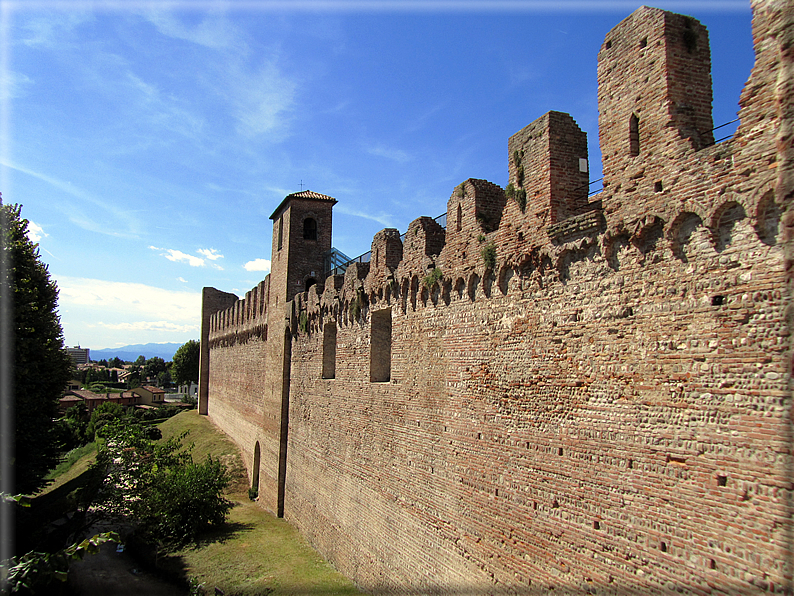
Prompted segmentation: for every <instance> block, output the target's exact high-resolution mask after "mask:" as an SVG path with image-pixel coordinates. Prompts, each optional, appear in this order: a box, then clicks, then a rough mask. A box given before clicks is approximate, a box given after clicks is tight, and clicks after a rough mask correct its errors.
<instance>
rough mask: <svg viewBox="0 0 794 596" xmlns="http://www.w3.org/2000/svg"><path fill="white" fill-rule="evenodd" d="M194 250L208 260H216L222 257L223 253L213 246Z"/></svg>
mask: <svg viewBox="0 0 794 596" xmlns="http://www.w3.org/2000/svg"><path fill="white" fill-rule="evenodd" d="M196 252H197V253H199V254H200V255H204V257H205V258H207V259H209V260H210V261H217V260H218V259H222V258H223V255H222V254H220V253H219V252H218V250H217V249H215V248H199V249H198V250H197V251H196Z"/></svg>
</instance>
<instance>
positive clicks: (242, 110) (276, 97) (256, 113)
mask: <svg viewBox="0 0 794 596" xmlns="http://www.w3.org/2000/svg"><path fill="white" fill-rule="evenodd" d="M227 82H228V88H227V93H228V98H229V101H230V102H231V104H232V114H233V116H234V117H235V119H236V120H237V132H238V133H239V134H240V135H242V136H246V137H254V136H261V135H264V134H265V133H268V134H273V133H281V134H284V132H285V127H286V125H287V124H288V120H289V113H290V111H291V110H292V108H293V107H294V104H295V91H296V88H297V84H296V83H295V82H294V81H292V80H291V79H290V78H288V77H287V76H286V75H284V74H282V73H281V72H280V71H279V69H278V67H277V66H276V64H275V62H273V61H267V62H264V63H263V64H262V65H261V66H260V67H259V68H258V69H257V70H256V71H255V72H250V73H249V72H246V71H245V70H244V69H243V68H242V67H237V68H235V69H232V70H231V71H230V72H229V75H228V81H227Z"/></svg>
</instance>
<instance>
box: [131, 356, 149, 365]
mask: <svg viewBox="0 0 794 596" xmlns="http://www.w3.org/2000/svg"><path fill="white" fill-rule="evenodd" d="M133 364H134V365H135V366H143V365H144V364H146V357H145V356H144V355H143V354H141V355H140V356H138V358H136V360H135V362H133Z"/></svg>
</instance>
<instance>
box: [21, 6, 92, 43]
mask: <svg viewBox="0 0 794 596" xmlns="http://www.w3.org/2000/svg"><path fill="white" fill-rule="evenodd" d="M47 5H48V6H47ZM51 6H53V3H51V2H47V3H45V6H44V7H43V8H49V7H51ZM39 8H42V7H41V6H40V7H39ZM19 14H21V15H25V16H26V18H22V19H19V21H20V22H21V25H20V31H21V34H20V35H19V39H20V40H21V41H22V43H23V44H25V45H27V46H53V45H55V44H56V43H58V42H60V41H61V40H62V38H63V36H64V34H65V33H67V32H70V31H72V30H74V29H75V28H76V27H77V26H78V25H80V24H82V23H84V22H86V21H92V20H93V19H94V15H93V14H91V12H90V11H89V10H84V9H82V8H81V7H80V6H77V5H74V4H72V5H71V6H70V7H69V10H63V11H61V10H59V11H54V10H52V11H47V10H44V11H42V10H37V11H35V12H33V11H31V12H30V13H27V14H25V12H24V11H20V12H19ZM28 15H29V16H28Z"/></svg>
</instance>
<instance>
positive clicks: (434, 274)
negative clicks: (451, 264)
mask: <svg viewBox="0 0 794 596" xmlns="http://www.w3.org/2000/svg"><path fill="white" fill-rule="evenodd" d="M442 277H444V274H443V273H442V271H441V269H439V268H438V267H436V268H435V269H433V270H432V271H431V272H430V273H429V274H428V275H426V276H425V277H424V279H422V283H423V284H424V286H425V287H426V288H427V289H430V288H432V287H433V284H434V283H436V282H437V281H438V280H439V279H441V278H442Z"/></svg>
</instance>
